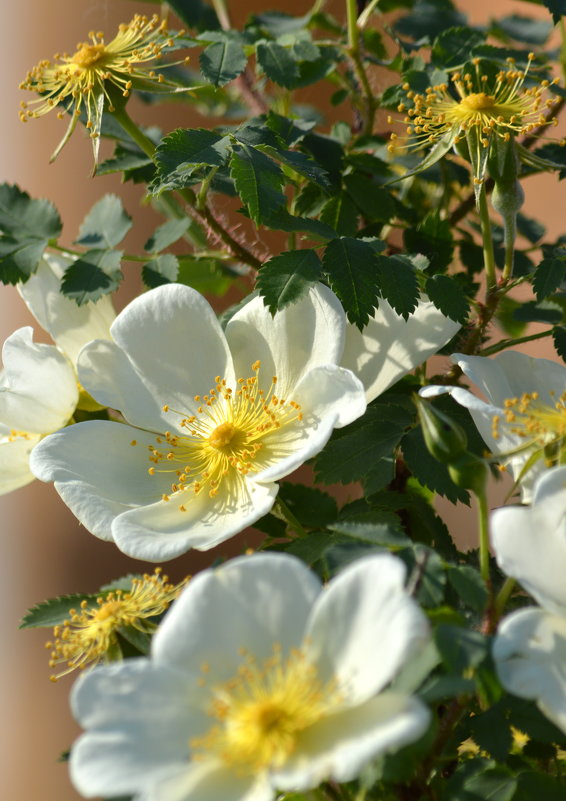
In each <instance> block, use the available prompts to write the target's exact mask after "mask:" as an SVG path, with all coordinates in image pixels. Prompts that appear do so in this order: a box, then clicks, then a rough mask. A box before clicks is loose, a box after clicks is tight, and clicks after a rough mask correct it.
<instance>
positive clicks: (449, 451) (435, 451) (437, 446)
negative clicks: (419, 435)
mask: <svg viewBox="0 0 566 801" xmlns="http://www.w3.org/2000/svg"><path fill="white" fill-rule="evenodd" d="M415 403H416V404H417V409H418V412H419V420H420V423H421V427H422V432H423V437H424V440H425V443H426V446H427V448H428V450H429V452H430V453H431V454H432V455H433V456H434V458H435V459H438V461H439V462H444V463H449V462H453V461H454V460H455V459H456V458H457V457H459V456H461V455H462V454H464V453H465V451H466V448H467V445H468V438H467V436H466V432H465V431H464V429H463V428H462V427H461V426H459V425H458V424H457V423H455V422H454V421H453V420H452V419H451V418H450V417H448V415H446V414H444V413H443V412H440V411H439V410H438V409H435V407H434V406H433V405H432V404H431V403H427V401H424V400H422V398H419V397H418V396H417V397H416V398H415Z"/></svg>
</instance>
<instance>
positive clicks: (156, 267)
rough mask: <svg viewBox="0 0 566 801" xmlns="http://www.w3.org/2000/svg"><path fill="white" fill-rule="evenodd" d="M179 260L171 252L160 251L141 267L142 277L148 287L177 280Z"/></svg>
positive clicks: (152, 287)
mask: <svg viewBox="0 0 566 801" xmlns="http://www.w3.org/2000/svg"><path fill="white" fill-rule="evenodd" d="M178 274H179V260H178V259H177V256H174V255H173V254H172V253H160V254H159V255H158V256H156V257H155V258H154V259H152V260H151V261H148V262H146V264H144V266H143V267H142V279H143V282H144V284H145V285H146V286H147V287H149V289H154V288H155V287H156V286H161V285H162V284H170V283H171V282H172V281H176V280H177V276H178Z"/></svg>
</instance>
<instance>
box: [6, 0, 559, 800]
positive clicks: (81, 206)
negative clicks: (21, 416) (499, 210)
mask: <svg viewBox="0 0 566 801" xmlns="http://www.w3.org/2000/svg"><path fill="white" fill-rule="evenodd" d="M232 5H233V6H234V7H235V9H236V11H235V21H236V22H240V21H241V20H242V19H243V18H244V17H245V16H246V14H247V13H248V12H249V11H259V10H265V9H267V8H278V9H280V10H285V11H288V12H290V13H304V12H305V11H306V10H307V9H308V8H309V7H310V5H311V3H310V2H309V0H255V1H254V0H237V2H234V3H232ZM463 5H464V7H467V8H468V11H469V14H470V17H471V19H472V21H473V22H482V21H485V20H486V19H487V18H488V17H489V14H496V15H497V16H500V15H503V14H509V13H529V14H530V13H544V12H541V10H540V9H537V8H536V7H533V6H532V5H531V4H523V3H520V2H513V0H496V2H495V3H494V2H493V1H492V2H490V3H488V2H485V0H482V1H481V2H470V0H467V2H466V3H464V4H463ZM2 6H3V7H2V26H1V27H0V53H1V56H0V58H1V64H0V98H1V100H2V128H1V130H0V181H9V182H17V183H18V184H19V185H20V186H21V187H22V188H23V189H25V190H27V191H28V192H29V193H30V194H31V195H32V196H33V197H47V198H49V199H50V200H51V201H53V202H54V203H55V205H56V206H57V207H58V209H59V211H60V212H61V215H62V218H63V221H64V224H65V228H64V233H63V239H64V241H65V243H67V244H70V243H71V242H72V240H73V239H74V238H75V236H76V233H77V231H78V226H79V224H80V222H81V220H82V218H83V217H84V215H85V213H86V212H87V211H88V209H89V208H90V207H91V206H92V204H93V203H94V202H95V201H96V200H97V199H99V198H100V197H101V196H102V195H103V194H104V193H106V192H117V193H119V194H120V195H121V197H122V198H123V202H124V204H125V206H126V208H127V209H128V211H129V212H130V214H133V215H134V216H135V218H136V221H137V225H136V227H135V228H134V231H133V232H132V233H131V234H130V235H129V238H128V240H127V247H128V248H129V249H130V250H134V252H135V251H136V250H139V249H141V247H142V246H143V243H144V241H145V240H146V239H147V236H148V235H149V233H150V232H151V231H152V230H153V228H154V227H155V226H156V224H158V222H159V220H158V218H157V217H155V216H154V215H153V213H152V211H151V209H149V208H147V207H141V206H140V199H141V192H140V190H139V189H137V188H135V187H132V186H130V185H126V186H121V185H120V183H119V180H118V179H117V178H115V177H101V178H97V179H96V181H93V180H90V179H89V170H90V163H91V154H90V143H89V141H88V140H87V139H86V138H85V137H84V136H83V135H82V133H81V132H80V131H77V133H76V135H75V136H74V137H73V138H72V140H71V141H70V142H69V144H68V145H67V146H66V148H65V150H64V151H63V153H62V155H61V156H60V158H59V160H58V161H57V162H56V163H55V164H54V165H48V163H47V162H48V158H49V156H50V154H51V152H52V151H53V149H54V147H55V144H56V143H57V142H58V140H59V138H60V136H61V135H62V127H63V126H64V123H62V122H60V121H59V120H57V119H56V117H55V115H54V114H53V115H49V116H48V117H45V118H43V119H41V120H37V121H32V122H31V123H28V124H27V125H22V124H21V123H20V122H19V120H18V117H17V108H18V105H19V102H20V100H21V99H22V96H23V93H21V92H19V91H18V88H17V86H18V83H19V81H20V80H21V79H22V78H23V77H24V75H25V73H26V71H27V70H28V69H29V68H30V67H31V66H32V65H33V64H34V63H36V62H37V61H38V60H39V59H41V58H46V57H51V55H52V54H53V53H55V52H57V51H58V50H63V49H67V50H72V48H73V46H74V44H75V42H77V41H79V40H82V39H84V38H85V36H86V33H87V32H88V30H90V29H91V28H95V29H97V30H100V29H102V30H104V31H105V32H106V33H107V34H112V32H113V31H114V30H115V28H116V25H117V24H118V23H119V22H121V21H125V20H127V19H129V18H130V17H131V16H132V15H133V13H134V12H136V11H145V12H146V13H151V12H152V11H153V10H154V8H155V7H154V6H151V5H150V4H148V3H146V4H143V3H130V2H127V0H122V1H120V0H78V1H77V0H49V2H45V0H19V2H17V3H16V2H6V0H4V2H3V3H2ZM328 6H329V8H330V9H331V10H332V11H333V12H334V13H336V14H337V15H339V14H341V13H342V12H341V6H342V3H341V2H340V0H333V1H332V2H331V3H328ZM381 80H382V78H381V76H379V75H378V76H375V78H374V81H375V86H376V89H379V88H380V82H381ZM307 94H308V93H307ZM26 99H27V98H26ZM161 108H163V107H161ZM161 108H160V109H159V111H158V112H157V113H158V114H159V117H158V118H157V119H156V118H155V117H154V116H153V115H154V114H155V113H156V111H155V109H148V108H144V107H140V108H139V110H138V109H136V112H135V113H134V115H133V116H134V117H135V118H136V119H138V120H140V121H142V122H147V123H150V122H153V121H155V122H157V123H158V124H159V125H160V126H161V127H162V128H163V129H164V130H165V131H167V130H170V129H172V128H173V127H178V126H186V127H190V126H195V125H199V124H204V121H203V120H202V119H199V118H198V116H197V115H195V114H193V113H192V112H191V111H190V110H186V109H183V108H182V107H181V106H178V105H175V106H171V107H169V108H165V111H162V110H161ZM132 110H133V109H132ZM526 189H527V211H528V210H531V211H532V213H534V214H536V215H537V216H539V217H540V218H541V219H542V220H543V221H544V222H545V224H546V225H547V227H548V228H549V230H550V231H555V232H557V231H558V230H559V226H560V224H561V223H562V224H563V221H564V195H563V193H562V194H560V190H559V187H558V184H557V182H556V180H555V179H554V178H553V177H551V176H543V177H537V178H531V179H529V181H528V185H527V186H526ZM139 288H140V287H139V284H138V280H137V278H136V277H135V275H134V276H132V277H129V278H128V280H127V281H126V285H125V286H124V287H123V288H122V289H121V290H120V292H119V296H118V300H117V303H118V305H119V306H120V307H121V306H123V305H124V304H125V303H126V302H127V301H128V300H129V299H130V298H131V297H133V296H134V295H135V294H136V293H137V291H138V290H139ZM28 324H34V321H33V320H32V319H31V317H30V315H29V314H28V313H27V311H26V310H25V308H24V306H23V303H22V302H21V301H20V299H19V296H18V295H17V293H16V292H15V291H14V290H12V289H11V288H6V287H0V341H3V340H4V339H5V338H6V336H8V335H9V334H10V333H11V332H12V331H13V330H14V329H15V328H17V327H19V326H21V325H28ZM36 328H37V326H36ZM529 352H531V353H534V354H537V355H549V356H550V357H551V358H555V355H554V354H553V352H552V351H551V349H549V348H548V346H546V345H543V346H540V345H537V344H536V343H535V344H534V345H533V346H531V347H530V348H529ZM440 508H441V509H442V510H443V513H444V511H448V507H447V506H446V505H441V507H440ZM450 511H451V510H450ZM455 519H457V521H458V522H457V524H456V526H455V529H454V530H456V531H458V534H459V536H460V537H461V538H462V540H461V541H463V542H465V541H469V542H473V539H472V540H470V537H471V536H473V535H472V533H471V532H472V528H471V525H472V519H471V517H470V515H469V514H468V515H467V517H466V516H462V515H460V513H459V512H458V513H457V517H456V518H455ZM0 520H1V530H0V599H1V607H0V610H1V611H0V633H1V642H2V646H3V658H2V664H1V667H0V676H1V681H0V709H1V710H2V716H3V735H2V738H1V743H2V746H1V748H0V775H1V776H2V786H3V790H2V792H3V793H4V794H5V795H4V797H5V798H6V799H8V798H10V799H17V800H18V801H76V799H78V796H77V795H76V793H74V791H73V790H72V788H71V787H70V785H69V782H68V778H67V771H66V768H65V766H64V765H61V764H58V763H57V762H56V759H57V757H58V755H59V754H60V753H61V752H62V751H63V750H64V749H66V748H67V747H68V746H69V745H70V743H71V742H72V740H73V739H74V737H75V736H76V734H77V732H78V730H77V727H76V726H75V724H74V723H73V722H72V720H71V718H70V714H69V712H68V691H69V688H70V686H71V681H70V680H63V681H60V682H59V683H57V684H56V685H53V684H51V683H50V682H49V681H48V673H49V670H48V667H47V653H46V652H45V651H44V649H43V642H44V640H45V639H46V636H45V633H44V632H42V631H25V632H20V631H18V630H17V622H18V620H19V618H20V617H21V615H22V614H23V612H24V611H25V610H26V609H27V608H28V607H29V606H31V605H32V604H34V603H36V602H38V601H41V600H43V599H45V598H49V597H53V596H55V595H58V594H63V593H70V592H77V591H89V590H93V589H95V588H96V587H98V586H99V585H100V584H101V583H104V582H106V581H109V580H111V579H112V578H113V577H116V576H119V575H122V574H123V573H125V572H129V571H132V570H136V569H138V566H137V565H136V564H135V563H132V560H130V559H127V558H126V557H124V556H122V555H121V554H120V553H119V552H118V551H117V549H116V548H115V547H114V546H113V545H111V544H108V543H103V542H100V541H99V540H97V539H95V538H94V537H92V536H91V535H90V534H88V533H87V532H86V531H85V530H84V529H80V528H79V527H78V526H77V524H76V521H75V519H74V517H73V516H72V515H71V514H70V512H68V510H67V508H66V507H65V506H64V505H63V503H62V502H61V501H60V500H59V498H58V496H57V495H56V493H55V492H54V490H53V488H52V487H50V486H47V485H42V484H40V483H39V482H36V483H34V484H32V485H30V486H29V487H26V488H24V489H21V490H18V491H17V492H15V493H12V494H11V495H7V496H4V497H2V498H0ZM246 539H247V538H244V540H246ZM242 544H243V543H242V542H241V541H240V542H239V543H236V544H234V545H232V549H233V552H237V551H238V550H239V549H240V548H241V547H242ZM221 550H222V553H226V550H227V549H226V547H223V548H222V549H221ZM210 558H211V555H210V554H207V555H200V554H197V553H192V554H189V555H187V556H186V557H184V558H183V559H182V560H177V562H176V563H174V564H173V565H172V566H170V569H169V572H170V574H171V575H172V576H174V577H175V578H180V577H181V576H182V575H184V574H185V573H190V572H195V571H196V570H198V569H200V568H201V567H202V566H203V565H204V564H206V563H208V562H209V560H210ZM139 567H141V568H142V569H143V568H144V567H146V566H144V565H141V564H140V565H139ZM168 568H169V566H168Z"/></svg>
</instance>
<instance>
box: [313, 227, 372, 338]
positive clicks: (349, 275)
mask: <svg viewBox="0 0 566 801" xmlns="http://www.w3.org/2000/svg"><path fill="white" fill-rule="evenodd" d="M375 258H376V256H375V253H374V250H373V249H372V247H371V246H370V245H368V244H367V243H366V242H362V241H361V240H360V239H352V238H350V237H343V238H341V239H333V240H332V242H329V243H328V246H327V248H326V251H325V253H324V257H323V264H324V269H325V270H326V272H327V273H328V277H329V279H330V284H331V286H332V289H333V290H334V292H335V293H336V294H337V295H338V297H339V298H340V300H341V302H342V305H343V306H344V309H345V310H346V314H347V315H348V320H349V321H350V322H351V323H354V325H357V326H358V328H359V329H360V330H361V329H362V328H363V327H364V326H365V325H367V323H368V320H369V318H370V317H371V316H372V315H373V310H374V308H375V307H376V306H377V303H378V292H379V282H378V281H379V279H378V271H377V269H376V262H375Z"/></svg>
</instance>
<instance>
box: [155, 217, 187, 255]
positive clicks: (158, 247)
mask: <svg viewBox="0 0 566 801" xmlns="http://www.w3.org/2000/svg"><path fill="white" fill-rule="evenodd" d="M190 224H191V221H190V220H189V219H188V218H186V217H183V218H181V219H179V220H168V221H167V222H166V223H163V225H160V226H159V227H158V228H156V229H155V231H154V232H153V234H152V235H151V236H150V237H149V239H148V240H147V242H146V243H145V245H144V250H146V251H147V252H148V253H159V252H160V251H162V250H165V248H168V247H169V245H172V244H173V242H176V241H177V240H178V239H180V238H181V237H182V236H183V234H184V233H185V231H186V230H187V228H188V227H189V226H190Z"/></svg>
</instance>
